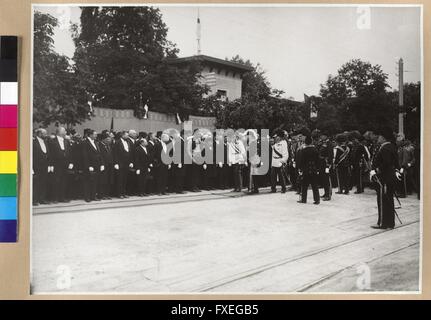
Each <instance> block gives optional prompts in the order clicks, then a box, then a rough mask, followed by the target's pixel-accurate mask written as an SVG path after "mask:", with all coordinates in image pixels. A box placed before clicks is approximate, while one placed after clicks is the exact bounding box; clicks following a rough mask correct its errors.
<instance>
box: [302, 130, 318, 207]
mask: <svg viewBox="0 0 431 320" xmlns="http://www.w3.org/2000/svg"><path fill="white" fill-rule="evenodd" d="M319 162H320V160H319V152H318V151H317V149H316V147H315V146H314V145H313V144H312V138H311V137H310V136H307V137H306V138H305V145H304V147H303V148H302V151H301V158H300V160H299V162H298V169H299V170H300V173H301V175H302V182H301V199H300V200H299V201H298V202H299V203H306V202H307V191H308V186H309V185H310V184H311V188H312V190H313V199H314V204H319V203H320V195H319V181H318V174H319V169H318V168H319Z"/></svg>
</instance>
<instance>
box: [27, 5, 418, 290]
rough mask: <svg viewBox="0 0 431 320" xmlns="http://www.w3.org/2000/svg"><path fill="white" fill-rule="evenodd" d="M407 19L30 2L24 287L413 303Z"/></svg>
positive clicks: (414, 37)
mask: <svg viewBox="0 0 431 320" xmlns="http://www.w3.org/2000/svg"><path fill="white" fill-rule="evenodd" d="M422 9H423V8H422V6H421V5H362V4H358V5H354V4H348V5H340V4H313V5H311V4H271V3H268V4H233V3H230V4H199V3H195V4H154V3H142V4H139V5H138V4H134V5H130V4H128V5H126V4H121V3H118V4H109V5H108V4H107V5H103V4H92V5H87V4H33V5H32V37H33V38H32V62H31V64H32V97H31V102H32V106H31V110H32V129H31V133H32V136H31V137H29V139H32V152H31V162H32V165H31V170H32V172H31V177H32V183H31V184H32V187H31V194H32V200H31V201H32V212H31V246H30V248H31V253H30V254H31V288H30V290H31V294H51V293H55V294H71V293H74V294H100V293H102V294H105V293H106V294H127V293H129V294H138V293H139V294H158V293H160V294H177V293H178V294H181V293H202V294H216V293H217V294H232V293H237V294H269V293H271V294H287V293H295V294H296V293H349V294H350V293H351V294H359V293H421V290H422V289H421V279H422V276H421V273H422V205H423V204H422V192H421V191H422V165H423V161H422V152H421V150H422V149H423V148H422V138H423V117H422V115H423V109H424V106H423V88H422V83H423V23H422Z"/></svg>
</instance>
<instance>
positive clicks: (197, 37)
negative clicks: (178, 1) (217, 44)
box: [196, 7, 201, 55]
mask: <svg viewBox="0 0 431 320" xmlns="http://www.w3.org/2000/svg"><path fill="white" fill-rule="evenodd" d="M196 40H197V43H198V50H197V54H198V55H199V54H201V19H200V12H199V7H198V19H197V26H196Z"/></svg>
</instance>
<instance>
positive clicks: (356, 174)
mask: <svg viewBox="0 0 431 320" xmlns="http://www.w3.org/2000/svg"><path fill="white" fill-rule="evenodd" d="M352 182H353V185H354V186H356V191H357V192H358V193H360V192H364V183H363V181H362V169H361V166H360V165H359V164H357V165H354V166H353V170H352Z"/></svg>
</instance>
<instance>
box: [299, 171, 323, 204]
mask: <svg viewBox="0 0 431 320" xmlns="http://www.w3.org/2000/svg"><path fill="white" fill-rule="evenodd" d="M310 184H311V189H312V190H313V200H314V202H319V201H320V194H319V179H318V176H317V174H310V175H308V174H305V175H303V176H302V182H301V201H302V202H304V203H306V202H307V192H308V186H309V185H310Z"/></svg>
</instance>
